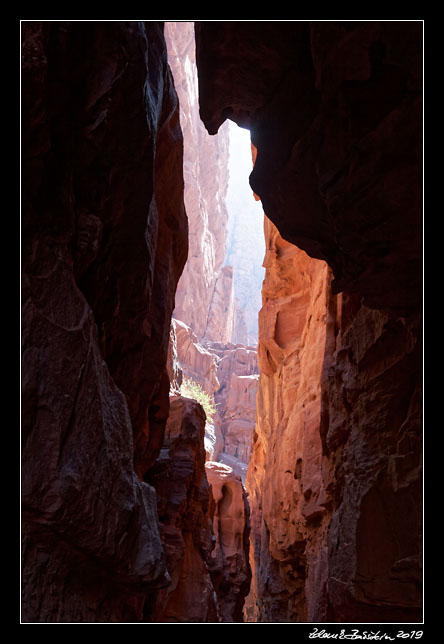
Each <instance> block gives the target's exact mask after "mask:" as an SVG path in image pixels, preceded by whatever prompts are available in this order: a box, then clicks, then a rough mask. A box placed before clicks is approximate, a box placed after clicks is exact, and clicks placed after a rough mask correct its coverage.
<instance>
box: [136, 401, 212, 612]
mask: <svg viewBox="0 0 444 644" xmlns="http://www.w3.org/2000/svg"><path fill="white" fill-rule="evenodd" d="M204 432H205V413H204V411H203V409H202V407H201V406H200V405H199V404H198V403H197V402H195V401H194V400H189V399H187V398H183V397H178V398H173V399H172V402H171V407H170V415H169V418H168V423H167V427H166V431H165V442H164V445H163V447H162V450H161V452H160V455H159V458H158V460H157V461H156V464H155V465H154V467H153V468H152V469H151V470H150V473H149V480H150V482H151V484H152V485H153V486H154V487H155V489H156V492H157V497H158V515H159V521H160V524H161V535H162V542H163V544H164V549H165V554H166V566H167V569H168V572H169V574H170V577H171V584H170V585H169V586H168V587H167V588H165V589H164V590H161V591H158V592H156V593H155V598H154V601H153V603H152V610H151V612H150V614H149V616H148V620H147V621H153V622H215V621H216V622H217V621H218V609H217V602H216V598H215V594H214V589H213V584H212V581H211V578H210V574H209V568H208V562H209V557H210V553H211V550H212V548H213V544H212V536H213V533H212V523H211V520H210V519H209V516H208V504H209V487H208V481H207V477H206V474H205V450H204Z"/></svg>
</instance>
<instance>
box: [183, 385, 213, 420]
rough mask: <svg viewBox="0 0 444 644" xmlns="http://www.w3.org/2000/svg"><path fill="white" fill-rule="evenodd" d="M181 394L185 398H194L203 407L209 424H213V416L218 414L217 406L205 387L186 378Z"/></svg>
mask: <svg viewBox="0 0 444 644" xmlns="http://www.w3.org/2000/svg"><path fill="white" fill-rule="evenodd" d="M180 393H181V394H182V396H185V398H192V399H193V400H196V401H197V402H198V403H200V404H201V405H202V407H203V408H204V410H205V414H206V416H207V421H208V422H209V423H212V422H213V416H214V414H215V413H216V405H215V402H214V397H213V395H212V394H209V393H208V392H206V391H205V389H203V387H202V386H201V385H200V384H199V383H198V382H195V381H194V380H192V379H191V378H184V379H183V381H182V385H181V388H180Z"/></svg>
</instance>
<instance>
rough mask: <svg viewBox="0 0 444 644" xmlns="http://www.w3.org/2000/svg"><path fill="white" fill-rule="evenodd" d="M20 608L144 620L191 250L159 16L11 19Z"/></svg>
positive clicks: (56, 616) (158, 568) (157, 558)
mask: <svg viewBox="0 0 444 644" xmlns="http://www.w3.org/2000/svg"><path fill="white" fill-rule="evenodd" d="M22 117H23V119H22V145H23V147H22V164H23V165H22V186H23V195H22V244H23V245H22V277H23V288H22V295H23V309H22V310H23V313H22V340H23V365H22V385H23V393H22V442H23V451H22V454H23V460H22V494H23V512H22V518H23V528H22V536H23V567H22V582H23V583H22V588H23V605H22V618H23V620H24V621H25V622H99V621H100V622H104V621H105V622H119V621H136V622H137V621H140V620H141V619H142V616H143V610H144V604H145V600H146V593H147V590H148V589H153V588H154V587H159V586H164V585H166V584H167V583H168V573H167V569H166V567H165V555H164V552H163V549H162V544H161V540H160V536H159V529H158V521H157V512H156V495H155V492H154V490H153V488H152V487H151V486H149V485H148V484H147V483H145V482H143V481H142V479H143V477H144V476H145V474H146V472H147V470H148V469H149V467H150V465H151V464H152V463H153V462H154V461H155V459H156V457H157V455H158V453H159V450H160V448H161V446H162V443H163V434H164V428H165V423H166V419H167V416H168V407H169V402H168V394H169V383H168V377H167V372H166V357H167V347H168V340H169V327H170V324H169V323H170V318H171V312H172V310H173V307H174V293H175V289H176V284H177V281H178V279H179V276H180V273H181V271H182V268H183V266H184V263H185V260H186V254H187V219H186V215H185V210H184V204H183V175H182V137H181V133H180V125H179V112H178V103H177V97H176V93H175V91H174V87H173V83H172V79H171V74H170V71H169V68H168V65H167V58H166V49H165V41H164V38H163V33H162V26H161V24H159V23H143V22H139V23H134V22H129V23H128V22H125V23H121V22H108V23H100V22H46V23H39V22H24V23H22Z"/></svg>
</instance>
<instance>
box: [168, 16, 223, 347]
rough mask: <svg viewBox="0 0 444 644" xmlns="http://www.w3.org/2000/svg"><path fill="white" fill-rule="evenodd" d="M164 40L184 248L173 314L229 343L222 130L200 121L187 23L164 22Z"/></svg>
mask: <svg viewBox="0 0 444 644" xmlns="http://www.w3.org/2000/svg"><path fill="white" fill-rule="evenodd" d="M165 39H166V43H167V49H168V61H169V64H170V66H171V71H172V74H173V78H174V82H175V86H176V91H177V94H178V97H179V104H180V122H181V127H182V131H183V138H184V149H185V155H184V182H185V195H184V200H185V206H186V210H187V214H188V217H189V246H190V248H189V254H188V261H187V263H186V265H185V268H184V270H183V273H182V276H181V279H180V280H179V284H178V287H177V293H176V306H175V310H174V316H175V318H176V319H178V320H182V321H183V322H185V323H186V324H187V325H188V326H190V327H191V328H192V330H193V332H194V333H195V334H196V336H197V338H198V340H201V339H202V338H203V337H204V336H206V337H208V339H210V340H220V341H222V342H229V341H231V335H232V331H233V320H234V317H233V316H234V308H233V307H234V302H233V283H232V270H231V269H229V268H228V267H225V268H223V262H224V257H225V242H226V235H227V221H228V212H227V208H226V204H225V197H226V193H227V187H228V156H229V141H228V128H227V126H226V127H224V128H221V130H220V132H219V133H218V136H217V137H214V136H213V137H212V136H209V135H208V133H207V131H206V130H205V127H204V126H203V123H202V121H201V120H200V117H199V106H198V87H197V71H196V61H195V44H194V26H193V23H192V22H186V21H185V22H166V23H165ZM230 271H231V272H230ZM218 334H219V335H218Z"/></svg>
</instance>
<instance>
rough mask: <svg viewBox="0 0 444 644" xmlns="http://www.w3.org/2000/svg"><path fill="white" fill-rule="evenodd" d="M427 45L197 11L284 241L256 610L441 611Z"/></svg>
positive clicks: (274, 244) (255, 525)
mask: <svg viewBox="0 0 444 644" xmlns="http://www.w3.org/2000/svg"><path fill="white" fill-rule="evenodd" d="M421 41H422V34H421V23H420V22H410V23H408V24H407V25H406V24H405V23H403V22H398V23H397V22H389V23H387V22H385V23H380V22H353V23H343V22H333V23H332V22H325V23H324V22H315V23H308V22H296V23H290V22H288V23H257V22H256V23H254V22H251V23H246V22H244V23H223V22H217V23H196V43H197V65H198V71H199V94H200V110H201V116H202V119H203V121H204V122H205V124H206V127H207V129H208V131H209V132H216V131H217V129H218V128H219V126H220V124H221V123H222V122H223V121H224V120H225V119H226V118H227V117H230V118H231V119H232V120H234V121H236V122H237V123H239V124H242V125H244V126H248V127H250V128H251V133H252V141H253V143H254V145H255V146H256V148H257V156H256V162H255V167H254V171H253V172H252V174H251V177H250V183H251V186H252V188H253V190H254V192H255V193H256V194H257V195H258V196H259V197H260V198H261V200H262V203H263V206H264V210H265V212H266V213H267V215H268V216H269V218H270V219H271V221H272V222H274V224H275V225H276V226H277V228H278V229H279V232H280V234H281V236H282V237H280V236H277V233H276V232H275V231H274V230H273V228H271V227H270V228H269V230H268V233H267V244H268V243H269V242H270V241H271V247H270V249H269V251H271V252H267V257H266V264H267V277H266V280H265V286H264V294H263V295H264V304H263V309H262V312H261V314H260V319H259V327H260V328H259V347H258V355H259V364H260V370H261V377H260V382H259V389H258V410H259V411H258V422H257V427H256V434H255V438H254V449H253V457H252V461H251V462H250V469H249V473H248V481H247V487H248V489H249V493H250V501H251V505H252V546H253V559H252V561H253V567H254V570H253V597H252V598H250V599H252V601H251V602H249V604H248V611H247V612H248V619H252V620H258V621H285V620H290V621H305V620H307V619H308V620H309V621H315V622H316V621H321V622H322V621H333V622H335V621H336V622H343V621H352V622H359V621H363V622H367V621H370V622H387V621H394V622H398V621H399V622H403V621H406V622H409V621H420V620H421V575H420V563H421V554H420V553H421V549H420V536H421V515H422V513H421V498H422V497H421V489H420V486H421V474H420V471H421V470H420V467H421V464H420V461H421V422H420V418H421V303H420V299H421V298H420V288H421V263H422V259H421V254H422V248H421V185H420V177H421V160H422V149H421V126H422V122H421V110H422V96H421V69H422V67H421V54H422V52H421V46H422V43H421ZM282 238H284V239H285V240H286V241H284V240H283V239H282ZM289 242H292V243H294V244H296V245H297V246H298V247H299V248H300V249H302V250H298V249H296V250H295V249H294V248H293V247H291V246H290V245H289ZM267 248H268V246H267ZM302 251H305V252H306V253H308V255H309V256H310V257H311V258H314V259H309V258H308V257H307V256H306V255H304V254H302ZM317 260H322V261H324V260H325V261H326V262H327V263H328V265H329V266H330V268H331V271H332V274H331V273H330V271H329V269H328V268H327V265H325V264H324V265H323V264H316V263H313V262H316V261H317ZM293 261H294V263H295V266H292V263H293ZM298 262H302V264H303V269H302V271H301V267H298V268H297V270H296V272H293V269H296V267H297V263H298ZM331 278H333V279H332V283H331V285H330V281H331ZM308 285H310V286H309V287H308ZM307 289H308V290H307ZM310 347H311V348H310ZM285 477H288V480H286V479H285Z"/></svg>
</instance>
